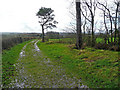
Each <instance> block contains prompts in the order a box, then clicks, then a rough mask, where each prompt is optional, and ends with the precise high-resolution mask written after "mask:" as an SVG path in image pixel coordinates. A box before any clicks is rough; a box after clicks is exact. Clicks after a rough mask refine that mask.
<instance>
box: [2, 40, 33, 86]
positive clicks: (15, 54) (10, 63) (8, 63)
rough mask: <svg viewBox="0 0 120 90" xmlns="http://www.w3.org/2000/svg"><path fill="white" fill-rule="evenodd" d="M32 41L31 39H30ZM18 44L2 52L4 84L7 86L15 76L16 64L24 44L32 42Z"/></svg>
mask: <svg viewBox="0 0 120 90" xmlns="http://www.w3.org/2000/svg"><path fill="white" fill-rule="evenodd" d="M30 41H31V40H30ZM30 41H26V42H24V43H21V44H18V45H16V46H14V47H12V48H11V49H10V50H4V51H3V53H2V84H3V86H7V85H8V84H9V83H10V81H11V80H10V77H11V76H14V71H15V66H14V64H15V63H16V61H17V60H18V58H19V54H20V52H21V49H22V48H23V46H24V45H25V44H26V43H28V42H30Z"/></svg>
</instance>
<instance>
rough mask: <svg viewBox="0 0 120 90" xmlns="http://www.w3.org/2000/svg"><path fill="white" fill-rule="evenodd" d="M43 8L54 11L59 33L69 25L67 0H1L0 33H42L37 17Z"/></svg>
mask: <svg viewBox="0 0 120 90" xmlns="http://www.w3.org/2000/svg"><path fill="white" fill-rule="evenodd" d="M41 7H48V8H52V9H53V10H54V14H55V19H56V20H57V21H58V22H59V24H58V25H57V27H58V28H56V29H57V31H61V29H63V28H64V27H65V26H66V24H69V22H70V18H69V15H68V14H69V12H68V9H67V8H68V7H69V2H68V1H67V0H0V32H41V27H40V25H39V23H38V17H37V16H36V13H37V12H38V10H39V8H41ZM56 29H53V30H54V31H55V30H56Z"/></svg>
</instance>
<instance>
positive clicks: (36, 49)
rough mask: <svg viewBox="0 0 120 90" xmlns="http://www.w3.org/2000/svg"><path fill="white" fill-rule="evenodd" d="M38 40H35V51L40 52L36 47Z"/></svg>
mask: <svg viewBox="0 0 120 90" xmlns="http://www.w3.org/2000/svg"><path fill="white" fill-rule="evenodd" d="M38 41H39V40H38ZM38 41H37V42H35V44H34V46H35V51H38V52H40V49H39V48H38V46H37V43H38Z"/></svg>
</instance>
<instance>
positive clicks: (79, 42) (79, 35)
mask: <svg viewBox="0 0 120 90" xmlns="http://www.w3.org/2000/svg"><path fill="white" fill-rule="evenodd" d="M80 6H81V2H80V0H76V23H77V24H76V27H77V48H78V49H80V48H81V46H82V32H81V7H80Z"/></svg>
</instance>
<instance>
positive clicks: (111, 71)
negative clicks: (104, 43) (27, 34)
mask: <svg viewBox="0 0 120 90" xmlns="http://www.w3.org/2000/svg"><path fill="white" fill-rule="evenodd" d="M37 45H38V47H39V48H40V50H41V51H42V52H43V54H45V55H47V56H48V57H49V58H50V59H51V60H53V61H54V62H58V63H59V65H62V66H63V67H64V68H65V70H66V72H67V73H68V74H69V73H71V72H72V73H73V74H74V75H76V76H77V77H78V78H81V79H82V81H83V84H85V85H88V87H90V88H97V87H99V88H117V87H118V66H119V63H118V60H119V59H120V58H119V57H118V52H115V51H109V50H98V49H94V48H85V49H82V50H77V49H72V48H70V47H69V46H70V44H61V43H51V42H50V43H49V42H46V43H42V42H38V43H37Z"/></svg>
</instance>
